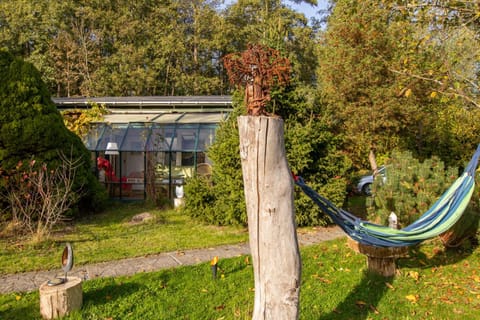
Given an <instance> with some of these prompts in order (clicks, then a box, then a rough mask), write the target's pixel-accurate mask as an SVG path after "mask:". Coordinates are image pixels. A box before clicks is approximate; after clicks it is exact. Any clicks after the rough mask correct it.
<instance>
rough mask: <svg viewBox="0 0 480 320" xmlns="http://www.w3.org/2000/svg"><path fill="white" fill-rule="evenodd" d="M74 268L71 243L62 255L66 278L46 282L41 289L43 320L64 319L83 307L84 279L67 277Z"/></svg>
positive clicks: (66, 246)
mask: <svg viewBox="0 0 480 320" xmlns="http://www.w3.org/2000/svg"><path fill="white" fill-rule="evenodd" d="M72 267H73V249H72V246H71V245H70V243H67V244H66V245H65V248H64V249H63V253H62V269H63V272H64V273H65V276H64V277H63V278H62V277H60V278H55V279H52V280H48V281H46V282H44V283H43V284H42V285H41V286H40V289H39V294H40V314H41V315H42V318H43V319H56V318H60V317H63V316H65V315H67V314H69V313H70V312H72V311H74V310H79V309H81V308H82V305H83V290H82V279H80V278H79V277H71V276H70V277H67V273H68V272H69V271H70V270H72Z"/></svg>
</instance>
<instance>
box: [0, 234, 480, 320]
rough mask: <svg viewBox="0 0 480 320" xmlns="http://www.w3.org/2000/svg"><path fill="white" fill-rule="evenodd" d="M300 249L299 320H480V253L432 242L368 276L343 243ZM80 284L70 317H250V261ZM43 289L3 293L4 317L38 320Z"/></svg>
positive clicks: (240, 259) (0, 303)
mask: <svg viewBox="0 0 480 320" xmlns="http://www.w3.org/2000/svg"><path fill="white" fill-rule="evenodd" d="M301 252H302V264H303V270H302V287H301V297H300V319H312V320H313V319H315V320H317V319H392V320H394V319H395V320H396V319H479V314H480V248H470V249H464V250H462V251H460V252H459V251H455V252H453V251H452V252H449V251H448V252H445V251H443V248H442V246H441V245H440V244H439V243H437V242H435V241H432V242H430V243H427V244H424V245H422V246H421V247H419V249H416V250H415V251H412V253H411V257H410V258H407V259H402V260H400V261H399V267H400V268H399V272H398V274H397V275H396V277H395V278H382V277H377V276H374V275H370V274H368V273H366V272H365V259H364V257H363V256H362V255H359V254H356V253H354V252H352V251H351V250H350V249H349V248H348V247H347V246H346V240H345V238H343V239H338V240H334V241H329V242H324V243H321V244H319V245H314V246H310V247H305V248H303V249H302V250H301ZM219 267H220V272H219V274H220V275H219V278H218V279H217V280H213V279H212V276H211V272H210V266H209V264H199V265H196V266H189V267H181V268H175V269H170V270H163V271H159V272H152V273H142V274H137V275H135V276H132V277H119V278H106V279H94V280H89V281H86V282H84V283H83V290H84V306H83V308H82V310H80V311H78V312H74V313H72V314H71V315H70V316H69V317H67V318H66V319H251V312H252V309H253V299H254V289H253V269H252V265H251V259H250V257H248V256H242V257H237V258H233V259H221V257H220V262H219ZM38 304H39V297H38V292H32V293H28V294H18V293H11V294H6V295H1V296H0V319H22V320H24V319H39V318H40V313H39V306H38Z"/></svg>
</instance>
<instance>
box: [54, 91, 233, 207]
mask: <svg viewBox="0 0 480 320" xmlns="http://www.w3.org/2000/svg"><path fill="white" fill-rule="evenodd" d="M155 98H156V99H157V103H156V104H155V103H154V102H153V100H154V99H155ZM98 99H99V98H97V101H95V102H97V103H102V104H105V106H107V108H108V110H109V113H108V114H106V115H105V116H104V119H103V121H102V122H97V123H92V124H91V128H90V130H89V132H88V134H87V135H86V136H85V137H84V138H83V142H84V144H85V146H86V147H87V149H88V150H90V151H91V152H92V164H93V165H92V166H93V168H94V170H95V172H96V174H97V176H98V178H99V180H100V181H101V182H102V183H104V184H105V187H106V188H107V189H108V192H109V195H110V197H111V198H116V199H122V200H139V199H146V198H147V197H148V198H149V199H174V198H175V197H176V196H179V195H178V192H179V191H180V192H182V191H181V190H182V188H181V186H182V185H183V184H184V183H185V179H187V178H190V177H193V176H194V175H197V174H201V175H207V176H208V175H209V174H210V173H211V162H210V160H209V159H208V157H207V155H206V150H207V148H208V147H209V146H210V145H211V144H212V143H213V142H214V140H215V130H216V128H217V127H218V125H219V123H220V122H221V121H223V120H225V119H226V117H227V116H228V114H229V112H230V111H231V98H230V96H219V97H197V98H194V97H188V99H187V98H186V97H148V101H149V104H148V105H147V106H146V102H145V100H141V99H139V98H136V99H137V100H136V101H137V105H135V104H133V102H132V101H134V100H129V101H126V100H127V98H123V99H122V98H115V99H114V100H112V98H110V99H109V100H108V101H107V102H108V103H106V102H105V101H106V100H104V101H102V100H100V101H98ZM104 99H105V98H104ZM128 99H133V98H132V97H129V98H128ZM165 100H168V103H165ZM54 101H55V103H56V104H57V107H58V108H59V109H61V108H64V109H65V108H69V109H73V108H78V107H79V106H81V104H82V103H83V102H82V100H79V98H76V99H68V98H62V99H61V100H60V99H54ZM89 101H90V103H91V101H92V99H90V100H89ZM74 102H75V103H74ZM135 106H136V107H137V108H136V109H135V108H132V107H135ZM175 191H177V192H175ZM176 194H177V195H176Z"/></svg>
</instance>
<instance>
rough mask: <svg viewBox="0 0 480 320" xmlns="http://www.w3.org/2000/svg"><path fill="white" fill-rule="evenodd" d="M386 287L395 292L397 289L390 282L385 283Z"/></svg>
mask: <svg viewBox="0 0 480 320" xmlns="http://www.w3.org/2000/svg"><path fill="white" fill-rule="evenodd" d="M385 285H386V286H387V287H388V288H389V289H392V290H395V287H394V286H392V284H391V283H389V282H385Z"/></svg>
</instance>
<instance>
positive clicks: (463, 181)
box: [294, 145, 480, 247]
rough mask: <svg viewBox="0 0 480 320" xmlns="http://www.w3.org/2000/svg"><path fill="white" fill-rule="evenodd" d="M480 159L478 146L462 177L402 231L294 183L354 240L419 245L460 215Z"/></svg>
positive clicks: (379, 244)
mask: <svg viewBox="0 0 480 320" xmlns="http://www.w3.org/2000/svg"><path fill="white" fill-rule="evenodd" d="M479 157H480V145H479V146H478V148H477V150H476V151H475V153H474V155H473V156H472V159H471V160H470V162H469V163H468V165H467V167H466V168H465V171H464V172H463V174H462V175H461V176H460V177H458V178H457V180H455V181H454V183H453V184H452V185H451V186H450V188H448V189H447V191H445V193H444V194H443V195H442V196H441V197H440V198H439V199H438V200H437V201H436V202H435V203H434V204H433V205H432V206H431V207H430V209H429V210H428V211H426V212H425V213H424V214H423V215H422V216H421V217H420V218H419V219H417V220H416V221H415V222H413V223H412V224H410V225H409V226H407V227H405V228H403V229H400V230H398V229H393V228H390V227H387V226H383V225H378V224H375V223H371V222H368V221H365V220H362V219H360V218H358V217H356V216H355V215H353V214H351V213H349V212H347V211H345V210H343V209H341V208H337V207H336V206H335V205H333V203H331V202H330V201H329V200H328V199H326V198H325V197H323V196H321V195H319V194H318V193H317V192H315V191H314V190H313V189H312V188H310V187H309V186H307V185H306V184H305V182H304V180H303V179H302V178H301V177H299V176H294V180H295V183H296V184H297V185H298V186H299V187H300V188H301V189H302V190H303V192H304V193H305V194H306V195H307V196H309V197H310V198H311V199H312V200H313V202H315V204H317V205H318V206H319V207H320V209H321V210H322V211H323V212H324V213H326V214H327V215H328V216H329V217H330V218H331V219H332V220H333V222H334V223H335V224H337V225H338V226H339V227H340V228H342V230H343V231H344V232H345V233H346V234H347V235H348V236H349V237H351V238H352V239H353V240H355V241H358V242H359V243H362V244H366V245H372V246H377V247H403V246H410V245H415V244H418V243H420V242H422V241H425V240H428V239H431V238H434V237H436V236H438V235H440V234H442V233H444V232H446V231H447V230H449V229H450V228H451V227H452V226H453V225H454V224H455V223H456V222H457V221H458V220H459V219H460V217H461V216H462V214H463V212H464V211H465V209H466V207H467V205H468V203H469V202H470V198H471V197H472V194H473V190H474V188H475V171H476V169H477V166H478V160H479Z"/></svg>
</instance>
